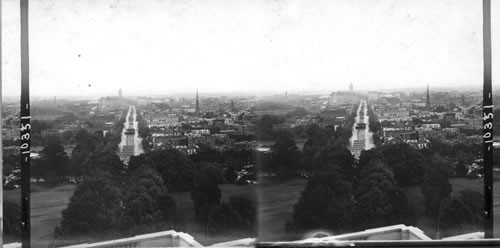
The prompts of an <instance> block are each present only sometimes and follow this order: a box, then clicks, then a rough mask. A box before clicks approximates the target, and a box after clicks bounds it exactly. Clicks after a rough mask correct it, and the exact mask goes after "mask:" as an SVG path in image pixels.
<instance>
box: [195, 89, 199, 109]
mask: <svg viewBox="0 0 500 248" xmlns="http://www.w3.org/2000/svg"><path fill="white" fill-rule="evenodd" d="M194 112H195V114H196V115H199V114H200V100H199V99H198V89H197V90H196V107H195V109H194Z"/></svg>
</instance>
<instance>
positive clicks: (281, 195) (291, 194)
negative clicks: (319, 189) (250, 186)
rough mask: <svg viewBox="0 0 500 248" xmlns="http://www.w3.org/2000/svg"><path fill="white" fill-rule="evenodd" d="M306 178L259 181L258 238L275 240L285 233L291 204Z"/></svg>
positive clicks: (291, 209)
mask: <svg viewBox="0 0 500 248" xmlns="http://www.w3.org/2000/svg"><path fill="white" fill-rule="evenodd" d="M306 182H307V180H306V179H303V178H300V179H293V180H290V181H285V182H280V183H269V182H263V183H259V202H260V204H259V206H258V213H259V229H258V232H259V240H260V241H277V240H280V239H281V238H282V237H283V235H284V234H285V224H286V222H287V221H288V220H290V219H291V218H292V212H293V205H294V204H295V203H296V202H297V201H298V200H299V197H300V193H301V192H302V191H303V190H304V186H305V184H306Z"/></svg>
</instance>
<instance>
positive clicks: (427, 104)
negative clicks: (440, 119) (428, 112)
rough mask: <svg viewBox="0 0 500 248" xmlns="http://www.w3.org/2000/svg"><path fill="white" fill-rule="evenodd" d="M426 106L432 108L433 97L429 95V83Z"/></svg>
mask: <svg viewBox="0 0 500 248" xmlns="http://www.w3.org/2000/svg"><path fill="white" fill-rule="evenodd" d="M425 108H426V109H430V108H431V99H430V97H429V84H427V100H426V101H425Z"/></svg>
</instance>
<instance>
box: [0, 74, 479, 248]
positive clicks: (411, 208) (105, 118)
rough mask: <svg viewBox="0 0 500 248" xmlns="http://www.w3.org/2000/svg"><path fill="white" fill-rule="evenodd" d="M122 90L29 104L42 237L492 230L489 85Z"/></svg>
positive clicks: (221, 237)
mask: <svg viewBox="0 0 500 248" xmlns="http://www.w3.org/2000/svg"><path fill="white" fill-rule="evenodd" d="M346 88H347V87H346ZM123 92H124V91H122V89H119V91H118V94H117V95H116V96H106V97H101V98H99V99H95V100H69V99H58V98H56V97H54V98H53V99H46V100H39V101H36V102H34V103H33V112H32V113H33V116H32V126H33V129H32V136H33V139H32V145H33V148H32V154H31V157H32V169H31V176H32V192H33V193H32V197H33V200H32V210H31V211H32V235H33V240H36V241H37V242H35V245H36V246H40V247H47V246H54V245H55V246H61V245H70V244H78V243H89V242H96V241H103V240H110V239H117V238H124V237H129V236H134V235H139V234H146V233H153V232H159V231H166V230H175V231H182V232H185V233H189V234H190V235H191V236H193V237H194V238H195V239H196V240H197V241H198V242H200V243H201V244H203V245H211V244H217V243H220V242H226V241H230V240H237V239H244V238H255V237H258V238H259V239H260V240H263V241H276V240H297V239H302V238H307V237H309V236H307V235H308V233H309V234H310V233H311V232H313V233H317V232H318V230H320V231H321V232H323V233H327V234H329V235H331V234H342V233H347V232H354V231H361V230H365V229H369V228H376V227H382V226H390V225H397V224H405V225H408V226H416V227H418V228H420V229H422V230H423V231H424V233H425V234H426V235H428V236H429V237H431V238H436V239H439V238H443V237H449V236H454V235H459V234H464V233H471V232H480V231H482V215H481V213H482V208H483V200H482V198H483V195H482V176H483V175H482V162H483V161H482V143H481V142H482V135H481V134H482V133H481V132H482V129H481V125H482V120H481V114H482V112H481V97H482V95H481V92H479V91H472V90H471V91H467V92H466V91H464V92H460V91H453V90H452V91H449V90H448V91H435V90H433V89H432V85H428V86H427V88H426V89H420V90H412V91H390V92H382V91H380V92H378V91H370V92H361V91H357V90H355V89H354V85H353V84H352V83H351V84H350V85H349V87H348V90H345V91H336V92H332V93H330V94H327V95H299V94H289V93H288V92H283V93H282V94H279V95H278V94H275V95H267V96H254V97H248V96H245V97H242V96H219V97H214V96H210V97H205V96H203V93H202V92H198V91H195V92H193V94H192V95H193V97H191V98H188V97H159V96H157V97H153V96H151V97H145V96H139V97H132V96H127V95H125V94H124V93H123ZM18 109H19V106H18V104H14V103H13V104H5V105H4V106H3V108H2V111H3V113H2V114H3V120H2V122H3V130H2V131H3V137H4V139H3V142H4V189H5V192H4V197H5V201H6V202H5V204H6V205H5V211H6V214H5V222H4V223H5V234H6V240H7V241H9V240H10V241H16V240H18V238H19V235H20V226H17V225H16V224H15V223H19V221H18V219H17V218H19V217H17V216H19V215H16V214H14V213H19V212H20V207H19V201H18V200H19V180H20V169H19V160H18V156H19V146H18V142H19V131H18V130H19V129H18V125H19V113H18Z"/></svg>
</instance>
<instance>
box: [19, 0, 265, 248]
mask: <svg viewBox="0 0 500 248" xmlns="http://www.w3.org/2000/svg"><path fill="white" fill-rule="evenodd" d="M244 5H245V4H243V3H242V4H236V3H234V4H218V3H217V2H211V3H210V4H208V3H204V2H203V1H191V2H185V3H178V2H176V1H158V2H151V3H149V2H148V3H145V2H143V1H132V0H130V1H128V0H124V1H90V0H89V1H83V0H82V1H55V0H54V1H52V0H47V1H30V7H29V38H30V43H29V45H30V47H29V52H30V57H29V60H30V91H31V99H30V100H31V126H32V129H31V137H32V139H31V152H32V153H31V158H32V160H31V184H30V185H31V244H32V246H34V247H65V246H71V245H79V244H96V243H100V244H99V245H102V246H104V247H107V246H113V247H123V246H126V247H152V246H162V247H179V246H182V247H201V246H209V245H216V246H249V245H252V244H254V242H255V236H256V216H257V211H256V208H257V202H256V201H257V196H256V179H255V172H254V170H255V156H254V145H255V143H254V142H253V140H254V136H253V134H252V132H251V131H250V129H251V126H252V124H251V123H250V120H249V119H245V118H251V116H250V115H248V114H247V112H245V111H246V109H248V108H249V107H250V103H251V101H249V100H248V99H249V98H250V96H247V95H245V94H244V89H237V88H235V86H234V84H233V80H234V79H235V78H236V79H238V80H240V78H239V77H241V76H242V75H244V73H247V74H251V72H248V71H234V69H236V70H240V69H241V68H245V67H244V66H243V65H242V63H243V64H245V63H250V62H251V61H250V60H252V59H254V60H255V59H256V58H255V57H256V56H257V55H256V54H253V55H252V54H251V53H248V52H241V49H242V48H245V47H244V46H245V45H244V44H245V42H244V41H249V40H250V41H251V39H255V38H253V37H259V36H258V35H255V32H256V31H257V29H258V27H256V25H255V24H254V23H253V22H252V21H251V20H250V19H245V18H242V15H245V13H247V11H248V10H247V7H250V8H254V7H255V6H254V5H252V4H250V5H249V6H244ZM218 12H220V13H218ZM228 19H229V20H233V21H232V22H228ZM239 53H245V54H239ZM246 54H250V55H252V56H253V57H254V58H252V57H248V56H245V55H246ZM242 58H245V59H242ZM250 70H255V68H253V67H251V68H250ZM236 87H239V86H236ZM237 90H241V91H237ZM240 93H241V94H240Z"/></svg>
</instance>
